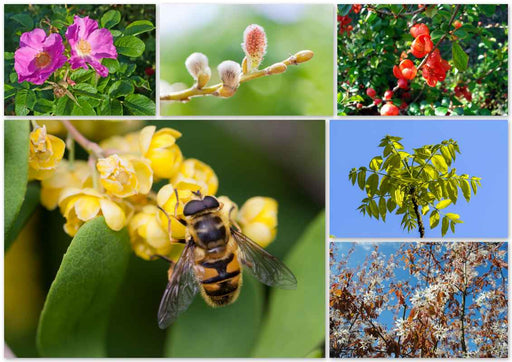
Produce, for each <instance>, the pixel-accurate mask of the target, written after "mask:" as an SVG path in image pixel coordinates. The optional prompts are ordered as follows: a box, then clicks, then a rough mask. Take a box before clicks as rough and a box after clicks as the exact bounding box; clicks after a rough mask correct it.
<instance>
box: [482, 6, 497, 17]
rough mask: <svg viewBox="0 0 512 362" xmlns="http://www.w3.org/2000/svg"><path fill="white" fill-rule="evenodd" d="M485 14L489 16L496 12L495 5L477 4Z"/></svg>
mask: <svg viewBox="0 0 512 362" xmlns="http://www.w3.org/2000/svg"><path fill="white" fill-rule="evenodd" d="M477 6H478V7H479V8H480V10H481V11H482V12H483V13H484V15H485V16H488V17H491V16H493V15H494V13H495V12H496V5H477Z"/></svg>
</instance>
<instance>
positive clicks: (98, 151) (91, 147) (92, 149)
mask: <svg viewBox="0 0 512 362" xmlns="http://www.w3.org/2000/svg"><path fill="white" fill-rule="evenodd" d="M62 124H63V125H64V127H66V129H67V130H68V132H69V134H70V135H71V137H73V139H74V140H75V141H76V142H77V143H78V144H79V145H80V146H82V147H83V148H84V149H85V150H86V151H87V152H89V153H92V154H93V155H94V156H95V157H96V158H101V157H103V149H102V148H101V147H100V146H99V145H98V144H97V143H95V142H92V141H89V140H88V139H87V138H85V137H84V135H82V134H81V133H80V131H78V130H77V129H76V128H75V126H73V125H72V124H71V122H70V121H68V120H64V121H62Z"/></svg>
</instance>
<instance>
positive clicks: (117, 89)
mask: <svg viewBox="0 0 512 362" xmlns="http://www.w3.org/2000/svg"><path fill="white" fill-rule="evenodd" d="M133 91H134V88H133V85H132V84H131V83H130V82H128V81H127V80H118V81H117V82H115V83H113V84H112V85H111V86H110V88H109V90H108V95H109V96H110V97H112V98H119V97H126V96H127V95H130V94H132V93H133Z"/></svg>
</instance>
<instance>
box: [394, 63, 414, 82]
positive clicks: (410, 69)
mask: <svg viewBox="0 0 512 362" xmlns="http://www.w3.org/2000/svg"><path fill="white" fill-rule="evenodd" d="M417 71H418V70H417V69H416V67H415V66H414V63H413V62H412V61H411V60H409V59H405V60H402V61H401V62H400V65H399V66H396V65H395V66H394V67H393V74H394V75H395V77H397V78H398V79H400V78H404V79H407V80H411V79H414V77H416V73H417Z"/></svg>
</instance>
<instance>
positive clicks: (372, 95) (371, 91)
mask: <svg viewBox="0 0 512 362" xmlns="http://www.w3.org/2000/svg"><path fill="white" fill-rule="evenodd" d="M366 94H367V95H368V97H370V98H375V96H376V95H377V92H375V89H373V88H368V89H367V90H366Z"/></svg>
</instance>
